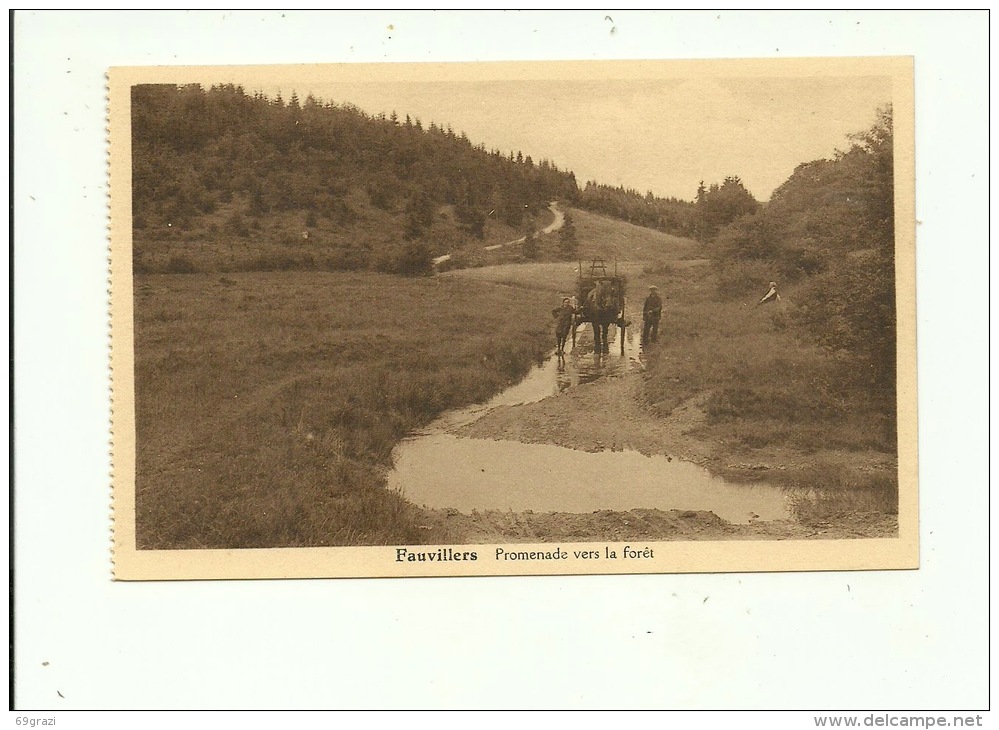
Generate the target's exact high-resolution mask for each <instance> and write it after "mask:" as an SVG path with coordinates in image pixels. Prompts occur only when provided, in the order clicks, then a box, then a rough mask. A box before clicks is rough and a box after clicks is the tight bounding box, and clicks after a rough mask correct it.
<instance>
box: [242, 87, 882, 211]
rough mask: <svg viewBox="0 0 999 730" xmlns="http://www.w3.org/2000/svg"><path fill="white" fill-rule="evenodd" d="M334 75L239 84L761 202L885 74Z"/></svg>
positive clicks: (824, 150)
mask: <svg viewBox="0 0 999 730" xmlns="http://www.w3.org/2000/svg"><path fill="white" fill-rule="evenodd" d="M335 75H336V74H335V73H328V74H327V75H326V78H323V77H322V76H317V75H316V74H305V75H304V76H303V77H302V78H301V80H296V79H294V78H283V79H281V80H280V81H275V82H272V83H261V81H260V78H259V77H248V78H246V79H244V80H243V83H244V86H245V88H246V89H247V91H250V92H252V91H255V90H260V91H262V92H264V93H265V94H268V95H270V96H273V95H274V94H276V93H277V92H278V91H280V92H281V94H282V96H283V97H284V99H285V100H287V99H288V98H290V96H291V92H292V91H295V92H296V93H297V94H298V96H299V97H300V98H301V99H303V100H304V98H305V96H306V95H307V94H309V93H312V94H313V95H315V96H317V97H319V98H321V99H322V100H324V101H333V102H336V103H338V104H339V103H345V102H349V103H351V104H354V105H356V106H357V107H359V108H361V109H363V110H364V111H366V112H369V113H371V114H378V113H381V112H384V113H386V114H389V113H391V112H393V111H395V112H396V113H397V114H398V115H399V117H400V119H402V118H405V116H406V115H407V114H408V115H410V116H412V117H414V118H419V119H420V121H421V122H422V124H423V126H424V127H425V128H426V127H427V126H428V125H429V123H430V122H431V121H433V122H435V123H437V124H439V125H443V126H447V125H451V127H452V128H453V129H454V130H455V132H456V133H457V132H462V131H464V132H465V133H466V134H467V135H468V137H469V138H470V139H471V141H472V142H473V143H474V144H478V143H484V144H485V145H486V147H487V148H489V149H492V148H498V149H500V150H501V151H503V153H504V154H506V153H509V152H510V151H511V150H513V151H514V152H517V151H520V152H523V154H524V155H525V156H526V155H530V156H531V157H532V159H533V160H534V161H535V162H538V161H540V160H542V159H548V160H550V161H552V162H554V163H555V164H557V165H558V166H559V167H560V168H561V169H569V170H572V171H573V172H574V173H575V174H576V179H577V181H578V182H579V184H580V186H582V185H583V184H584V183H585V182H586V181H587V180H596V181H597V182H600V183H603V184H607V185H613V186H616V185H623V186H625V187H628V188H634V189H636V190H638V191H639V192H641V193H645V192H646V191H648V190H651V191H652V192H653V193H654V194H655V195H657V196H660V197H670V196H673V197H677V198H681V199H685V200H692V199H693V198H694V196H695V193H696V190H697V186H698V184H699V182H700V181H701V180H703V181H705V182H706V183H707V184H709V185H710V184H711V183H712V182H721V181H722V180H724V178H725V177H727V176H730V175H737V176H739V177H740V178H741V179H742V181H743V184H744V185H745V186H746V187H747V188H748V189H749V190H750V192H752V193H753V195H754V196H755V197H756V198H757V199H759V200H767V199H768V198H769V197H770V194H771V193H772V192H773V190H774V189H775V188H776V187H778V186H779V185H780V184H781V183H783V182H784V181H785V180H786V179H787V178H788V177H789V176H790V175H791V173H792V172H793V171H794V169H795V167H796V166H797V165H799V164H800V163H802V162H809V161H812V160H816V159H820V158H828V157H830V156H832V155H834V154H835V152H836V151H837V150H838V149H846V148H848V146H849V140H848V137H847V135H849V134H851V133H854V132H858V131H861V130H863V129H866V128H868V127H870V126H871V124H872V123H873V122H874V120H875V113H876V110H877V108H878V107H879V106H882V105H884V104H886V103H889V102H890V101H891V79H890V78H888V77H885V76H856V75H853V76H848V77H847V76H839V77H837V76H826V75H821V76H804V77H787V76H783V75H782V76H774V77H730V78H726V77H710V78H703V77H697V76H693V77H691V78H682V77H673V78H625V79H615V78H566V77H563V78H529V79H497V80H478V79H463V78H457V79H456V78H452V79H440V80H434V81H428V80H425V79H421V80H391V79H388V80H384V81H376V82H372V81H358V80H354V79H348V80H344V81H342V82H337V81H332V80H327V79H329V78H330V77H331V76H335Z"/></svg>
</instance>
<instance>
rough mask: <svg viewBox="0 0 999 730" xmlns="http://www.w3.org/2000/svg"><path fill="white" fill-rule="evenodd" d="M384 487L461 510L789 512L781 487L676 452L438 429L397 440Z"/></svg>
mask: <svg viewBox="0 0 999 730" xmlns="http://www.w3.org/2000/svg"><path fill="white" fill-rule="evenodd" d="M389 487H390V488H392V489H396V490H398V491H399V492H401V493H402V494H403V496H405V497H406V499H408V500H409V501H411V502H414V503H416V504H419V505H424V506H427V507H453V508H455V509H457V510H459V511H462V512H466V513H467V512H470V511H471V510H473V509H477V510H486V509H496V510H513V511H515V512H522V511H525V510H534V511H535V512H574V513H585V512H593V511H595V510H602V509H609V510H619V511H627V510H630V509H637V508H648V509H661V510H672V509H678V510H710V511H711V512H714V513H715V514H716V515H718V516H719V517H721V518H722V519H724V520H727V521H729V522H732V523H746V522H750V521H752V520H756V519H761V520H779V519H785V518H787V517H788V516H789V514H790V500H789V497H788V495H787V494H785V493H784V492H783V491H781V490H780V489H777V488H775V487H771V486H765V485H744V484H732V483H729V482H726V481H725V480H724V479H721V478H719V477H716V476H713V475H712V474H711V473H710V472H708V471H707V470H706V469H704V468H702V467H699V466H697V465H696V464H691V463H689V462H685V461H679V460H677V459H669V458H667V457H664V456H652V457H649V456H644V455H642V454H639V453H637V452H634V451H623V452H622V451H618V452H610V451H603V452H597V453H590V452H586V451H577V450H575V449H567V448H563V447H561V446H552V445H548V444H523V443H519V442H514V441H490V440H485V439H469V438H458V437H456V436H452V435H449V434H443V433H441V434H435V435H432V436H423V437H419V438H415V439H410V440H407V441H405V442H403V444H402V445H401V446H400V447H399V449H398V451H397V452H396V468H395V470H394V471H393V472H392V473H391V474H390V476H389Z"/></svg>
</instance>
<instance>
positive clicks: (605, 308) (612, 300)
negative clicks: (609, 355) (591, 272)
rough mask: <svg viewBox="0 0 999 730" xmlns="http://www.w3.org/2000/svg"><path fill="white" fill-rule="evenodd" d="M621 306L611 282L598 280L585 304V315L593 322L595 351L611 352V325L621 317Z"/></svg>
mask: <svg viewBox="0 0 999 730" xmlns="http://www.w3.org/2000/svg"><path fill="white" fill-rule="evenodd" d="M619 314H620V307H619V306H618V300H617V297H615V296H614V292H613V291H612V289H611V285H610V283H609V282H605V281H598V282H597V284H596V286H594V287H593V289H591V290H590V292H589V293H588V294H587V296H586V302H585V304H584V305H583V316H584V318H585V319H587V320H589V321H590V322H591V323H592V324H593V351H594V352H597V353H600V352H610V342H609V341H608V339H607V336H608V331H609V330H610V326H611V325H612V324H613V323H615V322H617V321H618V319H619Z"/></svg>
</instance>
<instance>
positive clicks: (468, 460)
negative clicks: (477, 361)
mask: <svg viewBox="0 0 999 730" xmlns="http://www.w3.org/2000/svg"><path fill="white" fill-rule="evenodd" d="M610 336H611V343H610V353H609V354H605V355H597V354H595V353H594V352H593V340H592V337H590V336H589V332H588V330H587V329H586V328H584V327H583V326H581V327H580V328H579V334H578V338H577V344H576V346H575V348H572V350H571V351H570V352H568V353H567V354H566V355H565V357H564V358H559V357H556V356H554V355H552V356H551V357H550V358H549V359H548V360H546V361H545V362H544V363H543V364H542V365H540V366H537V367H535V368H533V369H532V370H531V372H530V373H528V375H527V376H526V377H525V378H524V379H523V380H522V381H520V382H519V383H517V384H516V385H513V386H511V387H509V388H507V389H506V390H504V391H503V392H501V393H499V394H498V395H496V396H495V397H494V398H492V399H491V400H490V401H489V402H487V403H485V404H481V405H476V406H471V407H469V408H463V409H459V410H455V411H449V412H448V413H445V414H444V415H443V416H441V417H440V418H439V419H437V420H436V421H434V422H433V423H431V424H430V425H429V426H428V427H427V428H425V429H423V430H422V431H420V432H419V433H416V434H413V435H412V436H410V437H409V438H407V439H405V440H404V441H403V442H402V443H400V444H399V446H397V447H396V450H395V452H394V454H393V456H394V462H395V468H394V469H393V470H392V471H391V472H390V474H389V480H388V486H389V488H390V489H396V490H398V491H399V492H400V493H402V494H403V496H405V497H406V499H408V500H409V501H411V502H413V503H415V504H418V505H422V506H425V507H437V508H443V507H452V508H454V509H457V510H459V511H461V512H466V513H467V512H470V511H471V510H473V509H475V510H486V509H498V510H512V511H515V512H523V511H527V510H532V511H534V512H574V513H586V512H593V511H596V510H615V511H625V510H630V509H636V508H650V509H652V508H655V509H661V510H673V509H679V510H709V511H711V512H714V513H715V514H716V515H718V516H719V517H721V518H722V519H724V520H726V521H728V522H732V523H745V522H750V521H755V520H757V519H759V520H778V519H784V518H786V517H788V516H789V512H790V499H789V496H788V495H787V494H786V493H785V492H784V491H782V490H781V489H778V488H776V487H773V486H771V485H767V484H762V483H755V484H752V485H745V484H739V483H732V482H728V481H726V480H724V479H721V478H720V477H716V476H713V475H712V474H711V473H710V472H708V470H707V469H704V468H703V467H700V466H697V465H696V464H692V463H689V462H684V461H680V460H678V459H671V458H669V457H665V456H652V457H649V456H645V455H643V454H640V453H638V452H635V451H602V452H597V453H592V452H586V451H579V450H576V449H568V448H564V447H561V446H553V445H548V444H525V443H520V442H517V441H498V440H495V441H494V440H485V439H473V438H463V437H458V436H455V435H454V434H453V432H454V431H455V430H456V429H458V428H459V427H461V426H463V425H465V424H468V423H471V422H472V421H475V420H477V419H479V418H481V417H482V416H484V415H485V414H486V413H488V412H489V411H490V410H492V409H494V408H497V407H499V406H514V405H519V404H523V403H533V402H536V401H539V400H542V399H544V398H549V397H555V396H557V395H558V394H559V393H560V392H562V391H564V390H566V389H568V388H572V387H575V386H578V385H580V384H581V383H588V382H593V381H596V380H599V379H601V378H612V377H619V376H621V375H624V374H626V373H628V372H631V371H633V370H636V369H641V368H642V367H643V364H642V357H641V348H640V346H639V343H638V339H639V337H638V333H636V332H635V328H629V329H628V330H627V334H626V336H625V347H624V354H623V355H622V354H621V347H620V342H619V340H617V337H619V336H620V333H619V331H618V328H617V327H614V326H612V327H611V333H610Z"/></svg>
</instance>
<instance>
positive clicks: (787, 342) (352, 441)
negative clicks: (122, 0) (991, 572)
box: [110, 58, 917, 578]
mask: <svg viewBox="0 0 999 730" xmlns="http://www.w3.org/2000/svg"><path fill="white" fill-rule="evenodd" d="M110 80H111V87H110V88H111V97H110V118H111V156H112V173H111V200H112V206H111V207H112V290H113V292H112V293H113V301H112V315H113V333H112V338H113V357H119V358H125V360H123V361H122V363H123V364H124V365H125V367H124V368H116V369H115V385H114V400H115V404H116V409H115V413H116V419H117V420H116V423H115V513H116V514H115V520H116V544H115V552H116V566H117V568H118V569H117V570H116V575H117V576H118V577H120V578H129V577H140V578H141V577H154V576H158V577H183V575H181V574H182V573H183V572H184V569H183V565H184V564H185V563H184V561H187V560H189V559H190V560H193V561H194V563H196V562H197V558H191V556H192V555H194V554H192V553H191V552H188V551H208V553H209V554H210V553H211V551H233V550H236V551H238V550H242V549H266V550H277V551H279V552H282V553H284V554H286V553H287V551H288V549H297V548H333V549H340V548H375V547H377V548H379V550H377V551H371V550H361V551H344V550H334V551H333V552H332V553H327V554H325V555H326V557H324V558H323V559H321V561H320V563H319V565H318V566H317V568H316V569H318V570H319V574H321V575H339V574H343V575H350V574H371V575H393V574H400V575H411V574H431V575H440V574H447V573H448V572H449V571H454V572H457V573H459V574H477V573H480V572H482V573H506V572H515V573H525V572H526V573H532V572H660V571H671V570H680V571H682V570H691V569H710V570H715V569H726V567H738V568H739V569H751V570H752V569H759V570H775V569H776V570H780V569H802V568H805V569H808V568H830V567H838V568H848V567H877V568H891V567H915V565H916V545H917V541H916V524H915V504H916V483H915V410H914V400H913V399H914V392H915V391H914V385H915V380H914V369H915V350H914V337H913V334H912V333H913V327H914V322H913V317H914V309H913V307H914V304H913V302H914V272H913V266H914V263H913V256H914V226H915V221H914V199H913V167H912V165H913V162H912V156H913V128H912V126H913V125H912V115H913V106H912V83H913V79H912V62H911V59H907V58H855V59H797V60H787V59H785V60H767V59H757V60H752V61H749V60H743V61H704V62H679V61H677V62H665V61H658V62H602V63H596V62H594V63H583V62H579V63H533V64H532V63H521V64H382V65H377V66H376V65H369V66H363V65H362V66H344V65H340V66H325V67H324V66H311V67H305V66H302V67H295V66H288V67H217V68H210V67H200V68H199V67H186V68H183V67H177V68H169V67H160V68H116V69H112V71H111V74H110ZM126 371H127V372H126ZM132 378H134V380H132ZM133 396H134V397H133ZM118 406H123V407H122V408H118ZM132 434H134V440H133V439H132V438H129V437H130V436H131V435H132ZM122 435H124V436H125V439H124V441H120V440H119V437H120V436H122ZM126 450H127V451H128V453H127V454H123V452H124V451H126ZM122 455H124V459H122V458H120V456H122ZM133 459H134V461H133ZM133 464H134V466H133ZM746 541H754V542H764V543H772V544H773V545H774V547H772V548H769V549H768V548H764V549H763V552H762V553H760V554H759V555H758V556H756V557H749V558H747V557H746V556H747V554H749V553H747V551H746V550H745V549H742V548H739V544H740V543H742V544H744V543H745V542H746ZM690 542H693V543H698V544H699V545H698V547H696V548H695V551H696V556H697V557H696V558H695V559H694V561H693V562H685V561H684V560H679V561H678V560H677V559H676V556H677V555H678V554H680V553H683V554H689V550H686V549H685V548H683V547H682V546H680V547H678V546H677V543H690ZM851 542H854V543H855V544H854V545H850V543H851ZM474 546H478V547H474ZM171 551H184V552H183V553H173V554H172V555H171ZM678 551H679V553H678ZM227 554H228V555H232V553H227ZM255 554H256V553H255ZM271 554H273V553H271ZM307 555H309V556H311V557H310V558H309V560H311V559H313V558H314V557H315V555H316V554H315V553H307ZM133 556H134V557H135V558H136V559H137V560H138V561H139V562H142V561H143V560H145V561H147V562H146V564H147V565H148V564H149V563H148V561H149V560H152V559H153V558H154V557H156V558H162V559H163V560H165V561H166V562H167V563H169V564H171V565H173V566H174V567H173V568H171V569H169V570H167V571H166V573H158V572H156V571H155V570H153V572H152V573H146V572H145V571H144V569H141V568H136V570H135V571H133V570H132V569H131V568H130V567H129V566H131V565H138V563H136V562H133V560H132V558H133ZM809 556H814V561H812V558H810V557H809ZM236 560H237V562H238V561H239V560H241V559H240V558H236ZM286 560H287V557H285V558H282V563H281V564H282V565H285V564H286V562H285V561H286ZM732 560H735V561H736V562H735V563H733V562H731V561H732ZM754 561H756V562H754ZM194 563H191V565H193V564H194ZM212 564H213V565H215V564H214V563H212ZM178 570H179V571H180V573H181V574H178V573H177V571H178ZM262 570H263V571H264V573H265V574H268V575H269V574H270V573H269V572H268V571H269V570H270V569H267V568H262ZM195 572H197V571H195ZM306 572H307V574H312V573H311V572H310V570H306ZM236 574H237V575H244V574H243V573H241V572H239V571H238V570H237V571H236ZM254 574H255V573H254ZM217 577H227V576H226V575H220V576H217ZM230 577H235V575H233V576H230Z"/></svg>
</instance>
